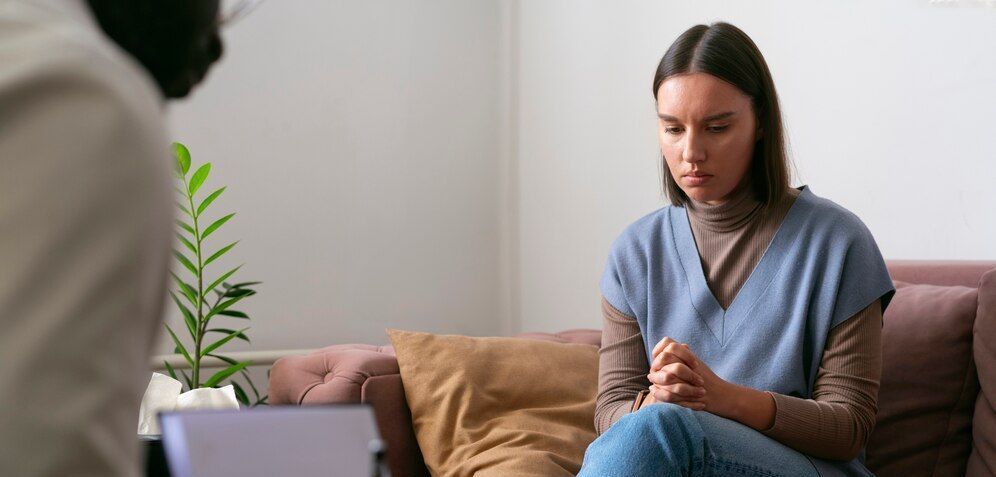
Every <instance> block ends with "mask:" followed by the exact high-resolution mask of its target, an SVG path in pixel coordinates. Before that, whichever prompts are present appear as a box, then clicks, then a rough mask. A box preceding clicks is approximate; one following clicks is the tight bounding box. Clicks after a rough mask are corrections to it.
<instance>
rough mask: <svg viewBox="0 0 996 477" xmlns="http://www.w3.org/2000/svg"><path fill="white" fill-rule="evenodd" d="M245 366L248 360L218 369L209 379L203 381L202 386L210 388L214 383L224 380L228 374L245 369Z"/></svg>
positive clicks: (247, 364)
mask: <svg viewBox="0 0 996 477" xmlns="http://www.w3.org/2000/svg"><path fill="white" fill-rule="evenodd" d="M246 366H249V362H248V361H242V362H241V363H239V364H233V365H231V366H229V367H227V368H225V369H224V370H221V371H218V372H217V373H215V375H214V376H211V378H210V379H208V380H207V381H205V382H204V387H206V388H212V387H214V386H215V385H216V384H218V383H220V382H221V381H222V380H224V379H226V378H228V377H229V376H231V375H233V374H235V373H237V372H239V371H241V370H243V369H245V367H246Z"/></svg>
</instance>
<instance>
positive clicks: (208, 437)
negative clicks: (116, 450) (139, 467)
mask: <svg viewBox="0 0 996 477" xmlns="http://www.w3.org/2000/svg"><path fill="white" fill-rule="evenodd" d="M159 423H160V429H162V433H163V436H162V441H163V450H164V451H165V454H166V461H167V463H168V465H169V469H170V474H171V475H172V476H173V477H207V476H210V477H229V476H231V477H248V476H261V477H262V476H265V477H273V476H280V475H294V476H301V477H311V476H323V477H327V476H343V477H354V476H355V477H370V476H374V475H386V472H385V470H386V463H384V465H381V462H378V461H381V460H383V459H382V458H383V453H384V452H383V451H384V448H383V443H382V441H381V440H380V436H379V433H378V432H377V425H376V422H375V421H374V416H373V409H372V408H371V407H370V406H368V405H365V404H355V405H352V404H347V405H333V406H274V407H270V406H265V407H263V406H261V407H256V408H252V409H247V410H241V411H236V410H223V411H222V410H218V411H180V412H164V413H160V414H159Z"/></svg>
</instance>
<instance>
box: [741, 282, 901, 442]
mask: <svg viewBox="0 0 996 477" xmlns="http://www.w3.org/2000/svg"><path fill="white" fill-rule="evenodd" d="M881 376H882V306H881V303H880V302H879V300H875V302H874V303H872V304H871V305H869V306H868V307H867V308H865V309H864V310H862V311H860V312H858V313H857V314H856V315H854V316H853V317H851V318H850V319H848V320H846V321H844V322H843V323H841V324H840V325H838V326H837V327H835V328H834V329H832V330H830V336H829V337H828V338H827V345H826V347H825V350H824V352H823V358H822V361H821V363H820V369H819V372H818V374H817V376H816V383H815V385H814V388H813V398H812V399H801V398H797V397H793V396H786V395H783V394H776V393H771V392H767V394H769V395H770V396H771V397H772V398H773V399H774V402H775V405H776V411H775V416H774V423H773V425H772V426H771V427H770V428H761V429H758V430H759V431H761V432H762V433H764V434H765V435H767V436H769V437H771V438H773V439H775V440H778V441H779V442H782V443H783V444H785V445H787V446H789V447H792V448H794V449H796V450H798V451H800V452H805V453H807V454H810V455H813V456H816V457H821V458H829V459H837V460H851V459H853V458H855V457H856V456H857V455H858V452H860V450H861V448H862V447H864V445H865V443H866V442H867V441H868V437H869V436H870V435H871V433H872V430H874V428H875V413H876V412H877V411H878V389H879V383H880V380H881Z"/></svg>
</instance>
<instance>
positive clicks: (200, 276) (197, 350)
mask: <svg viewBox="0 0 996 477" xmlns="http://www.w3.org/2000/svg"><path fill="white" fill-rule="evenodd" d="M183 182H184V185H188V184H186V182H187V181H186V179H184V181H183ZM187 190H188V194H187V202H189V203H190V215H191V217H192V218H193V219H194V240H196V241H197V335H196V336H194V337H193V338H194V356H193V358H194V366H193V374H194V375H193V378H192V381H193V385H194V387H195V388H199V387H201V381H200V377H201V376H200V374H201V339H202V337H203V336H204V325H203V323H201V322H202V321H203V318H204V310H203V304H204V265H203V263H202V262H201V229H200V226H199V225H198V224H197V216H198V214H197V209H195V208H194V196H193V194H190V193H189V190H190V188H189V185H188V187H187Z"/></svg>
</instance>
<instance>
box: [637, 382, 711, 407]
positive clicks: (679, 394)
mask: <svg viewBox="0 0 996 477" xmlns="http://www.w3.org/2000/svg"><path fill="white" fill-rule="evenodd" d="M693 389H699V390H700V391H701V392H702V393H704V392H705V390H704V389H702V388H694V387H692V386H689V385H687V384H673V385H666V386H662V385H654V386H651V387H650V392H651V393H652V394H653V395H654V399H655V400H657V401H660V402H670V403H678V402H682V401H702V399H703V398H704V397H705V394H699V393H697V392H695V391H693Z"/></svg>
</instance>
